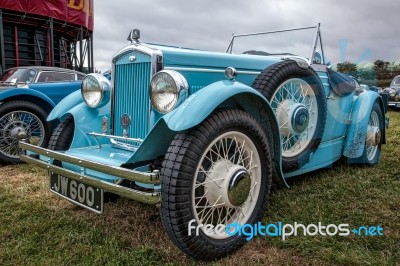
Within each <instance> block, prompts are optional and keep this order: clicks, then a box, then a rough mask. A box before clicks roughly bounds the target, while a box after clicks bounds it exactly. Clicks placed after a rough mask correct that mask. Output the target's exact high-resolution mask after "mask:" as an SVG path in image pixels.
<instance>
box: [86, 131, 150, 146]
mask: <svg viewBox="0 0 400 266" xmlns="http://www.w3.org/2000/svg"><path fill="white" fill-rule="evenodd" d="M86 134H87V135H89V136H94V137H102V138H108V139H114V140H115V139H118V140H124V141H131V142H137V143H142V142H143V139H135V138H125V137H120V136H114V135H107V134H100V133H96V132H92V133H86Z"/></svg>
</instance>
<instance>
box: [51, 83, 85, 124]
mask: <svg viewBox="0 0 400 266" xmlns="http://www.w3.org/2000/svg"><path fill="white" fill-rule="evenodd" d="M82 102H83V99H82V93H81V91H80V90H77V91H74V92H73V93H71V94H70V95H68V96H67V97H65V98H64V99H63V100H61V101H60V103H59V104H58V105H57V106H55V107H54V109H53V110H52V111H51V113H50V114H49V115H48V117H47V121H53V120H55V119H59V118H62V117H63V116H65V114H67V113H69V111H70V110H71V108H72V107H74V106H75V105H77V104H79V103H82Z"/></svg>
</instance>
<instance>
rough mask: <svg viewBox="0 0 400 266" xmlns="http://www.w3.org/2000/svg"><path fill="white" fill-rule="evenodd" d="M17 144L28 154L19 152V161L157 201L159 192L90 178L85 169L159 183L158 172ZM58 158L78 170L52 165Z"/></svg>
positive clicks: (91, 183)
mask: <svg viewBox="0 0 400 266" xmlns="http://www.w3.org/2000/svg"><path fill="white" fill-rule="evenodd" d="M19 147H20V148H21V149H23V150H26V151H27V153H28V154H29V155H21V156H20V159H21V160H22V161H24V162H27V163H30V164H33V165H37V166H39V167H41V168H44V169H46V170H48V171H49V172H53V173H57V174H59V175H62V176H65V177H69V178H71V179H73V180H77V181H79V182H81V183H84V184H87V185H90V186H93V187H96V188H101V189H104V190H105V191H108V192H111V193H114V194H117V195H119V196H121V197H126V198H130V199H133V200H136V201H140V202H143V203H148V204H157V203H159V202H160V193H155V192H154V193H147V192H143V191H139V190H135V189H131V188H128V187H124V186H120V185H118V184H114V183H111V182H107V181H103V180H100V179H98V178H93V177H90V176H88V175H87V174H86V171H87V170H94V171H98V172H103V173H107V174H111V175H113V176H116V177H119V178H123V179H126V180H130V181H136V182H140V183H145V184H154V185H158V184H160V180H159V173H158V172H150V173H148V172H140V171H136V170H131V169H126V168H122V167H116V166H109V165H104V164H101V163H97V162H93V161H90V160H83V159H80V158H77V157H73V156H70V155H66V154H63V153H61V152H56V151H52V150H48V149H44V148H41V147H37V146H34V145H31V144H28V143H24V142H20V143H19ZM57 161H59V162H65V163H70V164H74V165H77V166H79V167H80V173H78V172H75V171H71V170H68V169H65V168H62V167H60V166H57V165H55V164H54V163H55V162H57Z"/></svg>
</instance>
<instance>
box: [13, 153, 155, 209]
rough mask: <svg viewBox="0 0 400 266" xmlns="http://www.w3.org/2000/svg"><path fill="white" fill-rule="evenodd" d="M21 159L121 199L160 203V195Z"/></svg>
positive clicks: (35, 160)
mask: <svg viewBox="0 0 400 266" xmlns="http://www.w3.org/2000/svg"><path fill="white" fill-rule="evenodd" d="M20 159H21V160H22V161H24V162H27V163H30V164H33V165H37V166H39V167H42V168H45V169H47V170H48V171H51V172H54V173H56V174H59V175H62V176H65V177H68V178H71V179H73V180H76V181H79V182H81V183H84V184H87V185H90V186H93V187H96V188H100V189H104V190H105V191H108V192H111V193H114V194H117V195H119V196H121V197H126V198H129V199H133V200H136V201H140V202H143V203H147V204H157V203H159V202H160V193H146V192H142V191H138V190H134V189H130V188H127V187H123V186H120V185H115V184H113V183H110V182H106V181H103V180H99V179H96V178H93V177H89V176H86V175H81V174H78V173H75V172H73V171H71V170H67V169H65V168H62V167H59V166H55V165H52V164H48V163H46V162H43V161H41V160H38V159H34V158H32V157H29V156H26V155H21V156H20ZM74 203H75V202H74Z"/></svg>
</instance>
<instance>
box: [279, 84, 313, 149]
mask: <svg viewBox="0 0 400 266" xmlns="http://www.w3.org/2000/svg"><path fill="white" fill-rule="evenodd" d="M316 102H317V99H316V96H315V93H314V91H313V89H312V88H311V86H310V85H309V84H308V83H307V82H306V81H304V80H303V79H299V78H292V79H289V80H287V81H285V82H284V83H283V84H281V85H280V86H279V87H278V89H277V90H276V91H275V92H274V94H273V95H272V99H271V107H272V109H273V110H274V112H275V115H276V117H277V119H278V124H279V128H280V131H281V135H282V149H283V152H282V155H283V156H284V157H293V156H296V155H298V154H300V153H301V152H303V151H304V149H305V148H306V147H307V146H308V145H309V144H310V141H311V140H312V137H313V136H314V133H315V130H316V124H317V119H318V106H317V104H316Z"/></svg>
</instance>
